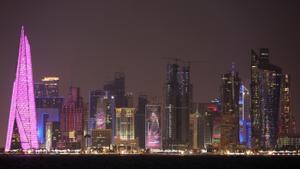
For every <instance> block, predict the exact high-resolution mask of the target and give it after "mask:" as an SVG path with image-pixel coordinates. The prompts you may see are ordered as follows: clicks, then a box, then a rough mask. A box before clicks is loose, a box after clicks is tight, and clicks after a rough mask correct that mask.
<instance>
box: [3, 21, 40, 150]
mask: <svg viewBox="0 0 300 169" xmlns="http://www.w3.org/2000/svg"><path fill="white" fill-rule="evenodd" d="M15 121H16V122H17V127H18V132H19V134H20V141H21V146H22V149H23V150H28V149H38V141H37V128H36V110H35V99H34V90H33V78H32V64H31V52H30V45H29V41H28V39H27V36H26V35H25V32H24V26H22V28H21V36H20V46H19V56H18V64H17V72H16V79H15V82H14V84H13V91H12V98H11V107H10V114H9V121H8V128H7V137H6V145H5V151H9V150H10V149H11V142H12V133H13V125H14V123H15Z"/></svg>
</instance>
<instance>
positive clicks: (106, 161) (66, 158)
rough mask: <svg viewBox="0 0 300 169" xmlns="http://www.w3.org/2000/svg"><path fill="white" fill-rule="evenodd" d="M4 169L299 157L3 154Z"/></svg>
mask: <svg viewBox="0 0 300 169" xmlns="http://www.w3.org/2000/svg"><path fill="white" fill-rule="evenodd" d="M0 168H5V169H17V168H18V169H98V168H99V169H269V168H270V169H274V168H280V169H285V168H286V169H291V168H297V169H299V168H300V157H299V156H251V157H250V156H209V155H208V156H203V155H202V156H175V155H173V156H166V155H102V156H100V155H1V156H0Z"/></svg>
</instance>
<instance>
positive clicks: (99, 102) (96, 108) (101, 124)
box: [87, 90, 115, 146]
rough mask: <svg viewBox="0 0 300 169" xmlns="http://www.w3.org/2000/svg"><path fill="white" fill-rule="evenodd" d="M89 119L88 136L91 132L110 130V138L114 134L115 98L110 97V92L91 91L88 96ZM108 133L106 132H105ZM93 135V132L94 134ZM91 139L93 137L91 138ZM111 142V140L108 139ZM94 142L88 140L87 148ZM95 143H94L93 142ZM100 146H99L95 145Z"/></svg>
mask: <svg viewBox="0 0 300 169" xmlns="http://www.w3.org/2000/svg"><path fill="white" fill-rule="evenodd" d="M88 112H89V115H88V116H89V117H88V131H87V132H88V134H89V135H92V133H93V130H97V132H96V133H99V130H100V129H110V131H111V132H112V133H111V134H110V135H111V137H113V136H114V134H113V133H115V132H114V131H115V128H114V120H115V97H114V96H113V95H111V92H110V91H105V90H92V91H90V96H89V111H88ZM106 131H108V130H106ZM94 133H95V132H94ZM91 139H93V137H91ZM110 140H112V138H111V139H110ZM92 142H94V141H93V140H90V139H89V140H88V146H90V145H91V144H92ZM94 143H95V142H94ZM97 145H100V144H97Z"/></svg>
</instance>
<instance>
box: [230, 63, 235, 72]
mask: <svg viewBox="0 0 300 169" xmlns="http://www.w3.org/2000/svg"><path fill="white" fill-rule="evenodd" d="M235 72H236V69H235V63H234V62H232V63H231V73H232V74H234V73H235Z"/></svg>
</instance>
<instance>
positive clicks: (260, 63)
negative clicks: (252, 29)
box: [250, 48, 282, 150]
mask: <svg viewBox="0 0 300 169" xmlns="http://www.w3.org/2000/svg"><path fill="white" fill-rule="evenodd" d="M269 55H270V54H269V49H267V48H261V49H260V51H259V55H258V54H257V53H256V52H255V51H253V50H252V51H251V85H250V86H251V123H252V125H251V128H252V131H251V135H252V141H251V142H252V148H253V149H255V150H260V149H263V150H272V149H274V148H275V146H276V142H277V138H278V122H279V120H278V117H279V104H280V84H281V79H282V72H281V68H280V67H278V66H275V65H273V64H271V63H270V61H269Z"/></svg>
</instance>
